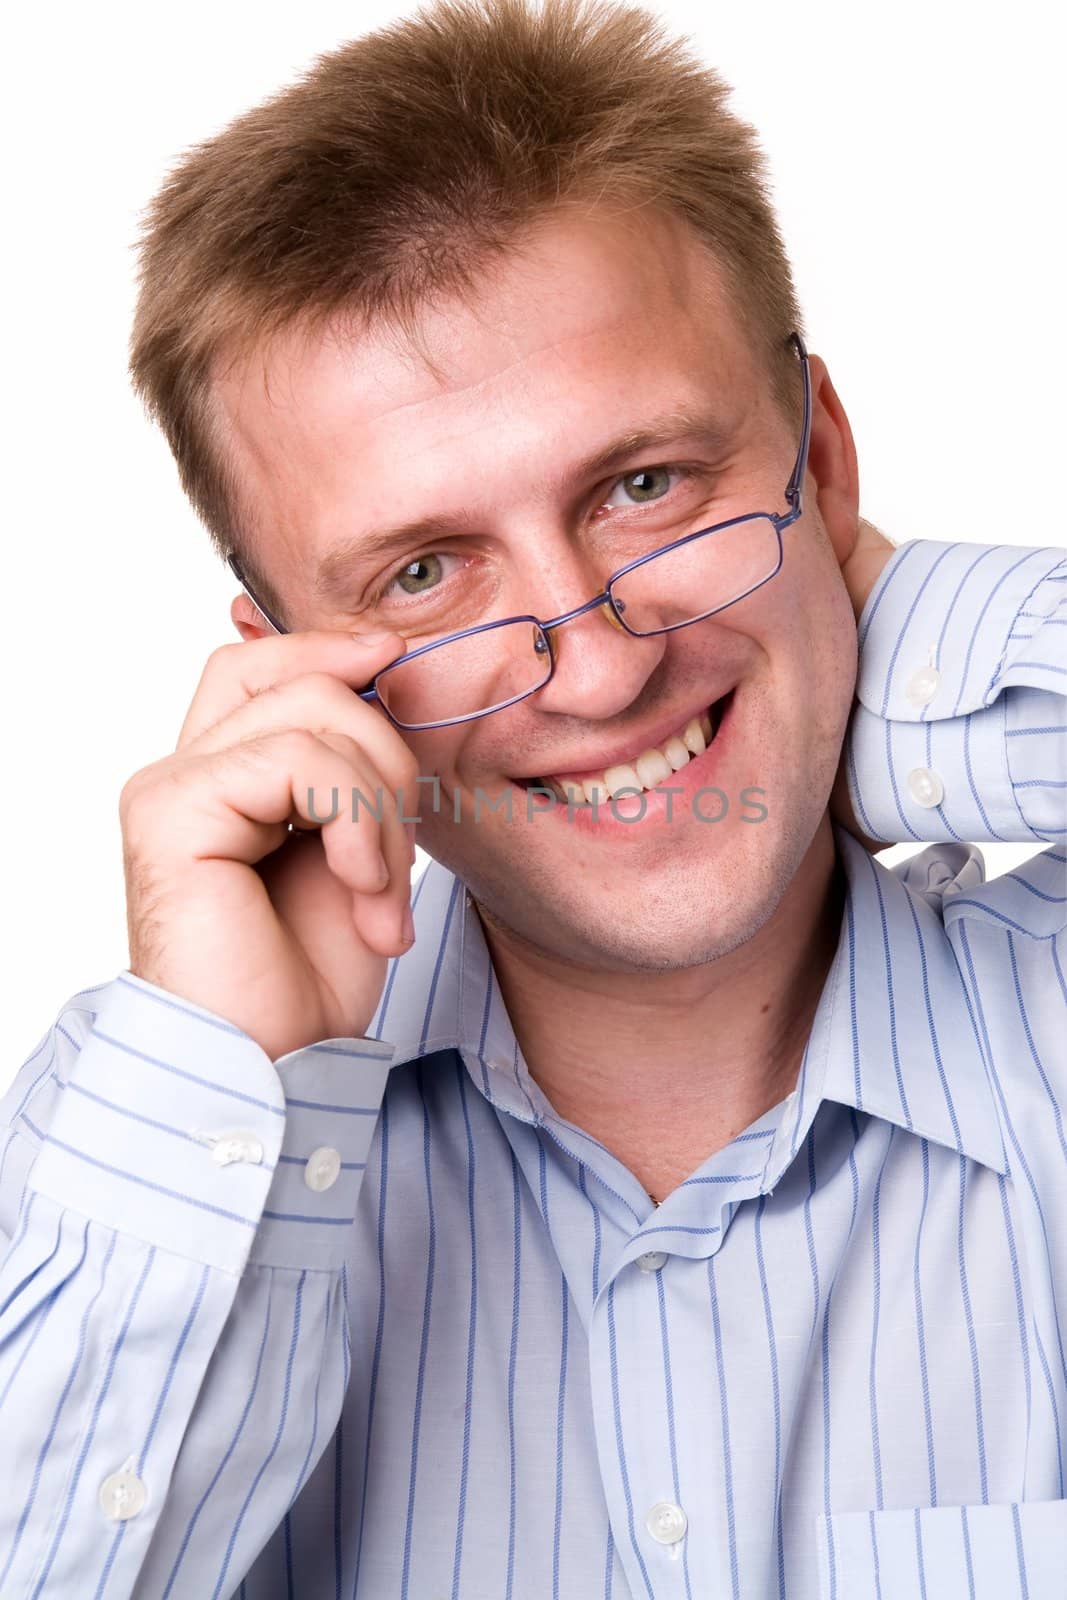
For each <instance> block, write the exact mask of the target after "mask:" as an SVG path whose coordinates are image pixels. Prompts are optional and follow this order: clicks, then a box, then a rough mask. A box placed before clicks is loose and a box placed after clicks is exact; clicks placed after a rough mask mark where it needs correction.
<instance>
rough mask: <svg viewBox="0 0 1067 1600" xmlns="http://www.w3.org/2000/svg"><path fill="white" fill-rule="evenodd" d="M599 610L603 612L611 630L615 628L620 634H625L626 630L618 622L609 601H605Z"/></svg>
mask: <svg viewBox="0 0 1067 1600" xmlns="http://www.w3.org/2000/svg"><path fill="white" fill-rule="evenodd" d="M600 609H601V610H602V611H603V613H604V616H605V617H606V618H607V620H608V621H609V622H610V623H611V626H612V627H613V628H617V629H618V630H619V632H620V633H625V632H626V629H625V628H624V627H623V625H622V623H621V622H620V621H619V619H618V617H617V616H616V615H615V607H614V606H613V605H612V603H611V601H610V600H605V601H604V604H603V605H602V606H601V608H600Z"/></svg>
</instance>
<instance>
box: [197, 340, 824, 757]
mask: <svg viewBox="0 0 1067 1600" xmlns="http://www.w3.org/2000/svg"><path fill="white" fill-rule="evenodd" d="M788 342H789V344H790V345H791V346H792V347H793V349H794V350H795V352H796V354H797V356H798V358H799V360H800V366H801V372H802V375H803V379H804V424H803V428H802V430H801V436H800V446H799V449H798V450H797V457H796V461H795V462H794V464H793V471H792V472H791V474H790V476H789V482H788V483H787V484H786V489H785V498H786V500H787V501H788V503H789V510H788V511H787V512H786V513H785V514H784V515H782V514H781V513H777V512H773V511H750V512H746V514H745V515H744V516H743V517H731V518H730V520H729V521H727V522H716V523H713V524H712V525H711V526H710V527H708V528H699V529H698V530H697V531H696V532H695V533H687V534H683V536H682V537H681V538H680V539H672V540H671V541H670V543H669V544H664V545H660V547H659V549H658V550H650V551H649V552H648V554H647V555H643V556H638V557H637V559H636V560H635V561H629V562H627V564H626V566H624V567H620V568H619V570H618V571H617V572H613V573H612V575H611V577H610V578H609V579H608V581H607V583H606V584H605V585H604V588H603V589H602V590H601V592H600V593H599V594H598V595H594V597H593V598H592V600H587V601H586V602H585V604H584V605H580V606H575V608H574V610H573V611H565V612H564V613H563V615H562V616H560V617H554V618H553V620H552V621H551V622H543V621H542V620H541V618H540V617H534V616H530V615H527V614H520V615H518V616H514V617H501V618H499V619H498V620H497V621H495V622H479V623H477V624H476V626H474V627H473V628H460V629H459V630H458V631H457V632H455V633H446V634H445V635H444V637H443V638H441V639H433V640H431V641H430V643H429V644H421V645H418V646H417V647H416V649H414V650H409V651H407V652H405V654H404V655H402V656H397V658H396V660H395V661H391V662H389V664H388V665H387V666H384V667H382V669H381V671H380V672H376V673H375V675H374V680H373V682H372V683H371V685H370V686H369V687H368V688H366V689H357V690H355V691H354V692H355V693H356V694H358V695H359V698H360V699H361V700H368V701H369V700H377V701H378V704H379V705H380V707H381V709H382V711H384V713H385V715H386V716H387V717H388V718H389V721H390V722H391V723H392V724H393V725H394V727H397V728H402V729H405V730H407V731H408V732H418V731H420V730H423V729H430V728H450V727H454V726H455V725H456V724H457V723H460V722H474V721H476V720H477V718H479V717H491V716H492V715H493V713H494V711H506V710H507V708H508V706H513V705H516V704H517V703H518V702H519V701H520V700H527V699H529V697H530V695H532V694H539V693H540V691H541V690H542V689H544V688H546V687H547V685H548V684H549V683H551V681H552V677H553V674H554V673H555V670H556V654H555V650H554V649H553V646H552V634H553V632H554V630H555V629H557V628H562V627H563V625H564V623H567V622H573V621H574V619H575V618H576V617H583V616H585V614H586V612H587V611H596V610H598V609H599V607H601V606H607V607H608V615H609V620H612V621H614V622H615V623H617V625H618V626H619V627H620V628H622V629H623V631H624V632H626V633H628V634H629V635H630V637H631V638H633V639H650V638H654V637H656V635H658V634H661V633H675V632H676V631H677V630H678V629H679V628H691V627H692V626H693V624H694V623H695V622H704V621H706V620H707V618H708V617H713V616H715V615H716V614H717V613H718V612H720V611H725V610H726V609H727V608H728V607H729V606H733V605H736V604H737V602H738V601H739V600H744V599H745V598H746V597H747V596H748V595H750V594H752V593H753V592H754V591H755V590H756V589H761V588H762V587H763V585H764V584H765V583H770V581H771V579H772V578H774V577H777V575H778V573H779V571H780V570H781V566H782V558H783V553H782V534H783V533H784V532H785V530H786V528H789V527H791V526H792V525H793V523H794V522H798V521H799V520H800V518H801V517H802V516H803V514H804V496H803V486H804V476H805V473H806V472H807V466H808V450H809V447H810V444H811V371H810V368H809V365H808V352H807V348H806V346H805V344H804V340H803V339H802V338H801V336H800V334H799V333H796V332H794V333H791V334H790V335H789V341H788ZM761 518H762V519H764V520H766V521H768V522H770V523H772V524H773V527H774V531H775V534H776V536H777V540H778V560H777V561H776V562H775V565H774V568H773V570H772V571H770V572H769V573H768V574H767V576H766V577H765V578H760V579H759V581H758V582H757V583H753V584H751V585H750V586H749V587H748V588H747V589H745V590H744V591H743V592H742V593H741V594H735V595H734V596H733V598H732V599H731V600H726V601H724V602H723V604H722V605H721V606H713V607H712V609H711V610H710V611H704V612H702V613H701V615H700V616H699V617H689V618H688V619H687V620H686V621H685V622H672V623H671V624H670V625H669V626H668V627H666V628H653V629H650V630H649V631H648V632H647V633H643V632H642V633H639V632H638V631H637V630H636V629H635V628H628V627H627V626H626V620H625V618H624V616H623V614H622V613H623V610H625V606H624V605H623V604H622V602H620V601H617V600H616V599H615V596H614V595H613V593H612V589H613V586H614V585H615V584H616V583H617V582H618V581H619V579H620V578H623V577H625V576H626V574H627V573H628V572H633V571H634V569H635V568H637V567H643V566H645V565H646V564H647V563H648V562H649V561H655V560H656V558H657V556H662V555H665V554H666V553H667V551H669V550H677V549H679V548H680V547H681V546H682V545H686V544H692V542H693V541H694V540H695V539H705V538H707V537H708V535H709V534H713V533H720V532H722V531H723V530H724V529H726V528H733V527H736V525H737V524H738V523H739V522H755V521H757V520H759V519H761ZM226 563H227V565H228V566H229V568H230V570H231V571H232V573H233V575H234V577H235V578H236V579H237V581H238V583H239V584H240V585H241V588H242V589H243V590H244V592H245V594H247V596H248V598H249V599H250V600H251V601H252V604H253V605H254V606H255V607H256V609H257V611H259V613H260V614H261V616H263V617H264V619H265V620H266V621H267V622H268V623H269V624H270V626H271V627H272V628H273V629H274V631H275V633H281V634H284V633H288V632H289V631H290V630H289V629H288V628H286V627H285V626H284V624H283V623H281V622H280V621H279V620H278V618H277V617H275V616H273V615H272V614H271V612H270V611H268V610H267V607H266V606H265V605H264V604H263V602H262V601H261V600H260V599H259V598H258V597H257V596H256V595H255V594H254V592H253V591H252V589H251V588H250V587H249V584H248V581H247V579H246V578H245V575H244V573H243V572H242V570H241V566H240V563H239V562H238V560H237V557H236V556H235V555H234V554H233V553H232V552H231V553H230V554H229V555H228V556H227V557H226ZM516 622H528V623H532V624H533V626H534V628H535V629H537V630H538V631H539V633H540V634H541V636H542V640H543V644H542V642H541V641H538V642H537V644H535V649H544V650H547V652H548V677H547V678H545V680H544V682H543V683H539V684H537V685H536V686H535V687H534V688H532V689H524V690H523V691H522V693H521V694H516V695H513V696H512V698H511V699H510V700H502V701H501V702H500V704H499V705H496V706H489V707H487V708H486V710H484V711H468V712H467V713H466V714H465V715H464V716H462V717H446V718H444V719H443V720H441V721H439V722H401V721H400V719H399V718H398V717H395V716H394V715H393V713H392V712H391V711H390V710H389V707H388V706H387V705H386V703H385V701H384V700H383V699H382V697H381V695H380V694H379V692H378V684H379V682H380V681H381V679H382V678H384V677H386V676H387V675H388V673H390V672H392V671H393V669H394V668H396V667H399V666H401V665H402V664H403V663H405V662H408V661H414V660H415V659H416V657H418V656H423V655H426V654H427V652H428V651H430V650H440V649H441V647H442V646H443V645H446V644H452V643H453V642H454V641H455V640H456V639H465V638H466V637H467V636H468V635H469V634H472V633H488V632H489V631H490V630H491V629H493V628H505V627H510V626H511V625H512V624H513V623H516Z"/></svg>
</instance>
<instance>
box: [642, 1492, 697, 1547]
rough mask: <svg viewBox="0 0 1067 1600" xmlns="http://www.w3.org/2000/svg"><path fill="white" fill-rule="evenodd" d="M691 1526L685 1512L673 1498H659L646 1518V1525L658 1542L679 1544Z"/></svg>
mask: <svg viewBox="0 0 1067 1600" xmlns="http://www.w3.org/2000/svg"><path fill="white" fill-rule="evenodd" d="M688 1526H689V1523H688V1521H687V1520H686V1515H685V1512H684V1511H683V1510H682V1508H681V1506H676V1505H675V1503H674V1501H673V1500H657V1501H656V1504H655V1505H654V1506H653V1507H652V1508H651V1510H650V1511H649V1513H648V1516H647V1517H646V1518H645V1527H646V1528H647V1529H648V1531H649V1533H650V1534H651V1535H652V1537H653V1539H655V1541H656V1543H657V1544H677V1543H678V1540H679V1539H684V1538H685V1530H686V1528H687V1527H688Z"/></svg>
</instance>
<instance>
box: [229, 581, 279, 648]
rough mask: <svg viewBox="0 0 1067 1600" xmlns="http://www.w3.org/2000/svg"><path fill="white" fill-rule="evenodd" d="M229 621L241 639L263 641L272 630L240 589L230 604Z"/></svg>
mask: <svg viewBox="0 0 1067 1600" xmlns="http://www.w3.org/2000/svg"><path fill="white" fill-rule="evenodd" d="M230 621H231V622H232V623H233V625H234V627H235V628H236V629H237V632H238V633H239V634H240V635H241V638H242V639H245V640H248V639H265V638H266V636H267V634H268V633H273V632H274V629H273V628H272V627H271V625H270V623H269V622H267V620H266V619H265V618H264V617H263V615H262V614H261V613H260V612H259V611H258V610H257V608H256V607H255V606H254V605H253V603H252V601H251V600H250V599H249V597H248V595H246V594H245V592H244V590H243V589H242V591H241V593H240V594H239V595H235V596H234V598H233V600H232V601H231V602H230Z"/></svg>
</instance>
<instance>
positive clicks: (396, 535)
mask: <svg viewBox="0 0 1067 1600" xmlns="http://www.w3.org/2000/svg"><path fill="white" fill-rule="evenodd" d="M735 434H736V427H735V425H733V424H730V423H728V422H727V421H726V420H725V418H723V417H720V416H719V415H717V414H714V413H710V412H706V411H702V410H693V409H691V408H688V407H677V408H675V409H674V410H671V411H665V412H662V413H661V414H659V415H658V416H655V417H653V418H651V419H650V421H649V422H647V423H646V424H645V425H644V426H643V427H641V428H637V429H633V430H631V431H630V432H628V433H624V434H620V435H619V436H618V437H617V438H615V439H612V440H611V441H610V443H608V444H606V445H605V446H603V447H602V448H601V449H600V450H597V451H596V452H595V454H593V455H591V456H587V457H586V459H585V460H584V461H582V462H580V463H579V465H578V466H577V467H576V468H575V469H574V471H573V473H572V477H573V478H574V479H576V480H577V479H582V478H592V477H595V476H599V475H601V474H602V473H606V472H610V471H611V470H612V468H613V467H618V466H622V465H623V463H624V462H626V461H628V460H630V459H632V458H633V457H634V456H637V455H642V454H644V453H645V452H646V451H650V450H661V449H662V448H663V447H664V446H665V445H677V444H681V443H683V442H692V443H695V444H697V445H699V446H700V447H701V448H702V449H703V450H705V451H707V452H709V453H710V454H711V455H712V456H716V455H721V454H722V453H724V452H725V451H726V449H727V448H728V446H729V445H730V444H731V443H732V442H733V440H734V437H735ZM479 521H480V519H478V518H476V517H474V516H473V515H471V514H470V513H467V512H456V513H437V514H432V515H430V516H427V517H418V518H415V519H414V520H413V521H411V522H404V523H399V524H397V525H396V526H395V527H389V528H373V529H368V530H367V531H366V532H365V533H361V534H357V535H355V536H354V537H353V538H351V539H346V540H345V541H344V542H343V543H341V544H339V545H337V546H335V547H334V549H333V550H331V551H330V552H329V554H328V555H326V556H324V557H323V559H322V561H321V562H320V563H319V565H318V568H317V569H316V572H315V576H314V579H313V587H314V591H315V593H316V594H317V595H319V596H322V597H324V598H330V597H335V596H340V595H344V594H345V593H346V592H347V591H350V589H351V586H352V583H353V581H354V580H355V579H356V578H358V576H359V575H360V573H361V572H363V571H364V570H365V569H366V568H367V567H369V566H370V565H371V564H372V563H373V562H375V561H377V560H379V559H380V558H381V557H382V556H383V555H387V554H388V553H389V552H390V551H394V550H401V549H403V548H406V547H410V546H412V545H414V544H417V543H422V542H424V541H427V540H432V539H441V538H448V537H451V536H455V535H456V534H470V533H473V532H475V531H476V529H477V526H478V525H479Z"/></svg>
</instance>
